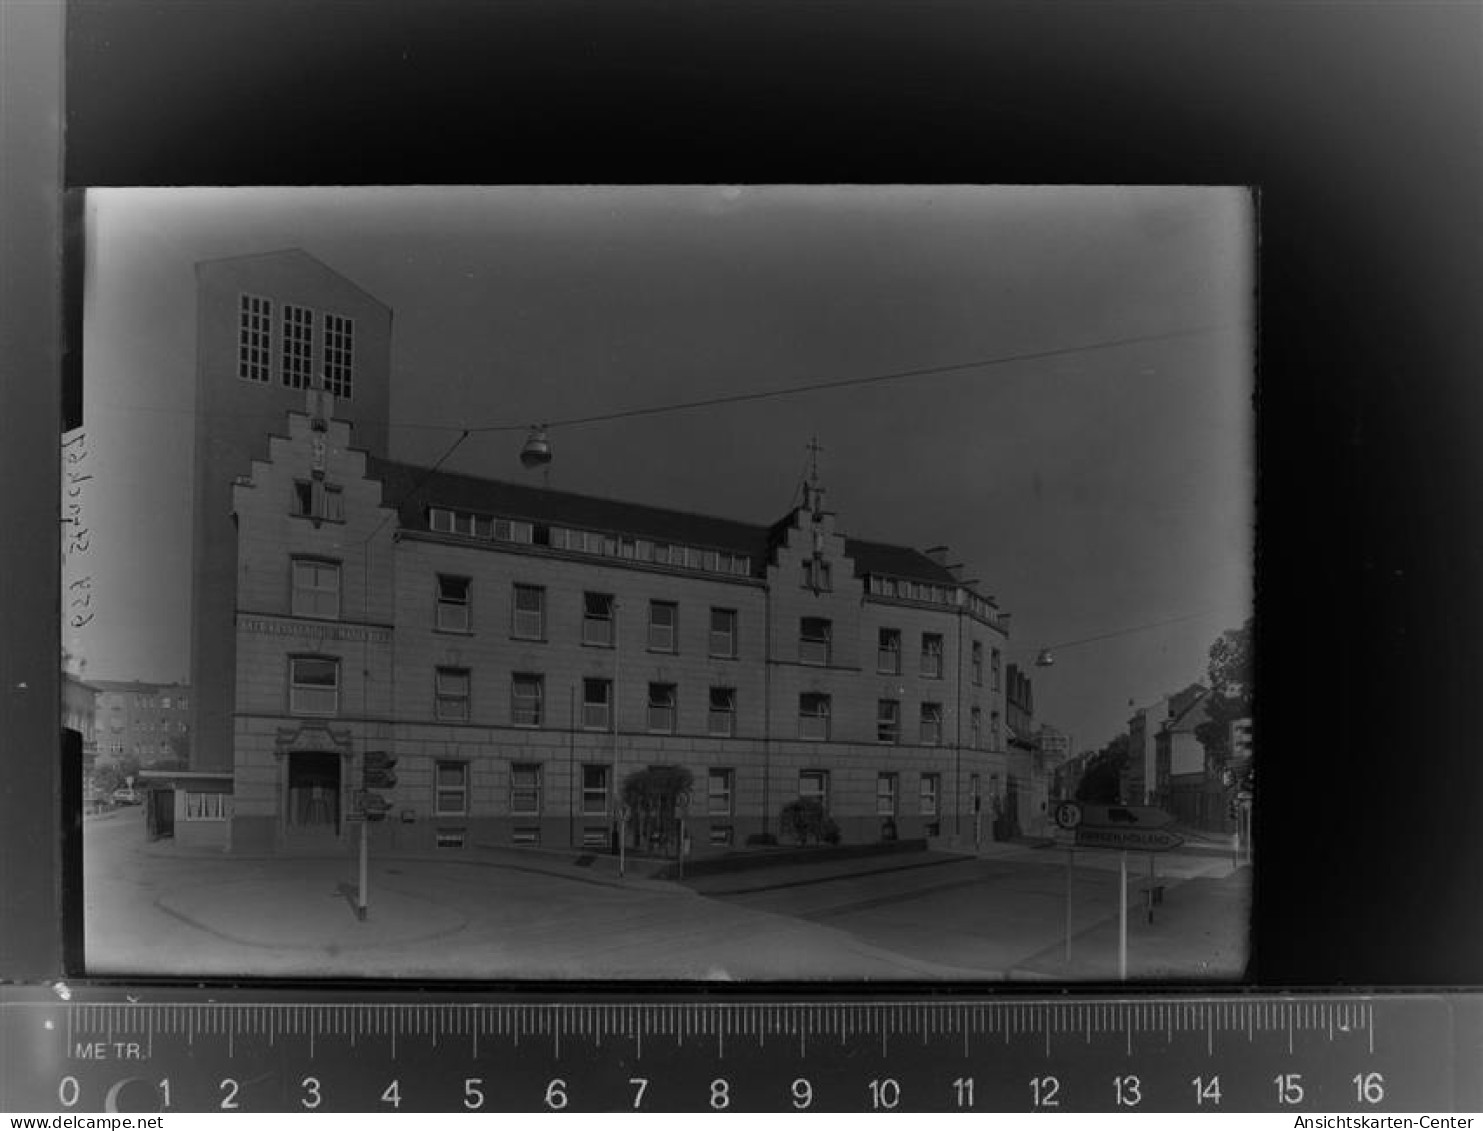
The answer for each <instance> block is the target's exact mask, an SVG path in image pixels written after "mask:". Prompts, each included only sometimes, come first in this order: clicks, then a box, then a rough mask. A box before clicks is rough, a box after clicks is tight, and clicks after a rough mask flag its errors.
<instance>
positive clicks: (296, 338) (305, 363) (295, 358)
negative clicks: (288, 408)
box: [283, 303, 314, 389]
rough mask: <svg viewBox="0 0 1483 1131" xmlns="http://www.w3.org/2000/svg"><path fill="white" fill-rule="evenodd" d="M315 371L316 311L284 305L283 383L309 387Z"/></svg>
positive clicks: (291, 387) (292, 386)
mask: <svg viewBox="0 0 1483 1131" xmlns="http://www.w3.org/2000/svg"><path fill="white" fill-rule="evenodd" d="M313 373H314V312H313V311H312V310H308V309H306V308H305V307H302V306H289V305H288V304H287V303H285V304H284V306H283V383H284V384H285V385H287V386H288V387H289V388H290V389H307V388H309V386H310V384H311V383H312V377H313Z"/></svg>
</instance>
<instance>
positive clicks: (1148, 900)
mask: <svg viewBox="0 0 1483 1131" xmlns="http://www.w3.org/2000/svg"><path fill="white" fill-rule="evenodd" d="M1153 888H1154V866H1153V853H1152V852H1150V853H1149V854H1148V894H1147V895H1146V896H1145V899H1144V904H1145V909H1146V910H1147V912H1148V921H1149V922H1150V923H1152V922H1153Z"/></svg>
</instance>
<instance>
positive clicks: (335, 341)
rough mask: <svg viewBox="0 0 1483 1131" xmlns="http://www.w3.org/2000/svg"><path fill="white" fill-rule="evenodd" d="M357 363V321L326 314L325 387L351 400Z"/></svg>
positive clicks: (332, 392)
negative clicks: (353, 373) (354, 370)
mask: <svg viewBox="0 0 1483 1131" xmlns="http://www.w3.org/2000/svg"><path fill="white" fill-rule="evenodd" d="M354 364H355V323H354V322H353V321H352V320H351V319H349V318H345V317H343V316H342V315H339V314H326V315H325V316H324V387H325V390H326V391H327V392H329V393H331V394H333V395H334V396H337V397H343V398H344V399H345V400H347V401H348V400H350V399H351V398H350V394H351V385H352V371H353V367H354Z"/></svg>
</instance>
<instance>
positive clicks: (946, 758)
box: [175, 252, 1011, 852]
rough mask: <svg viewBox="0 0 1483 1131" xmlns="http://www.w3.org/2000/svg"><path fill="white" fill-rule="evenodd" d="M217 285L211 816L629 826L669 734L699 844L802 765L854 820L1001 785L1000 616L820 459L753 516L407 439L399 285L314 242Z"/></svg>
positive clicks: (835, 813)
mask: <svg viewBox="0 0 1483 1131" xmlns="http://www.w3.org/2000/svg"><path fill="white" fill-rule="evenodd" d="M200 285H201V291H202V300H201V302H202V315H201V320H200V334H201V338H202V344H201V346H200V356H201V359H202V360H201V364H200V367H199V372H198V379H199V383H200V384H201V385H202V386H203V388H205V389H206V390H207V392H206V393H205V394H204V395H203V396H202V397H201V398H200V399H199V404H200V405H201V406H202V407H201V408H200V409H199V410H198V419H197V436H196V454H197V458H196V474H197V515H196V528H195V543H196V554H195V565H196V571H195V578H194V581H195V602H194V606H193V608H194V613H193V625H192V632H193V641H194V644H193V651H192V672H193V681H194V683H195V686H194V690H193V697H194V699H195V701H196V702H195V716H194V717H195V718H196V720H197V726H198V728H199V729H197V730H194V731H193V734H192V739H193V742H192V752H193V758H192V765H191V772H190V773H188V774H184V775H176V776H177V777H179V778H180V782H179V783H178V784H177V789H178V790H180V791H181V796H180V797H179V798H177V800H176V803H175V811H176V813H177V815H178V816H179V815H181V813H182V810H181V806H182V805H183V804H184V805H187V806H188V807H189V806H194V809H195V810H199V812H196V813H195V816H194V817H193V821H194V823H195V826H196V827H195V830H194V835H197V836H200V835H201V834H202V831H203V830H208V833H207V835H208V836H209V837H214V838H216V840H217V842H219V843H221V844H222V845H223V846H225V847H231V848H235V849H239V850H244V851H259V850H270V851H271V850H305V851H312V850H334V849H335V848H336V847H337V846H340V845H342V844H343V843H344V841H345V839H346V838H347V837H348V836H350V835H351V833H352V830H353V829H354V828H355V827H356V825H355V819H356V818H357V817H358V816H359V815H360V814H361V813H364V812H365V811H366V810H367V808H368V807H370V808H372V809H374V810H377V811H384V812H385V814H386V819H384V820H379V821H376V822H375V823H374V825H373V826H372V829H373V833H372V835H373V836H374V837H375V839H376V840H377V842H378V843H379V844H380V845H381V846H382V847H387V848H393V849H406V850H409V851H427V850H447V851H450V852H454V851H457V850H459V849H461V848H468V847H473V846H477V845H497V846H531V847H536V846H545V847H580V848H586V849H591V850H595V849H599V848H603V849H609V848H612V847H613V846H614V844H615V838H616V837H617V836H618V835H620V831H621V833H622V835H624V836H625V837H626V838H627V839H628V841H629V842H630V843H632V842H633V839H634V838H635V837H636V836H637V835H638V824H637V822H635V821H627V820H625V818H624V813H623V809H622V805H621V792H622V788H621V787H622V784H623V782H624V781H625V779H627V778H628V777H629V776H630V775H632V774H634V773H635V772H637V771H643V770H645V769H648V768H650V767H682V768H683V770H684V771H685V772H686V773H688V775H689V780H690V789H689V790H688V796H686V797H682V798H679V799H678V801H679V810H680V811H679V812H678V813H677V814H676V815H677V816H683V818H684V821H685V825H686V829H687V832H688V834H689V837H690V841H691V843H692V845H694V846H695V849H696V850H697V851H702V850H705V849H715V850H717V851H720V850H724V849H727V848H730V847H741V846H743V845H745V844H746V843H747V842H748V841H749V840H755V839H756V838H758V837H762V836H767V835H776V834H777V833H778V832H779V831H780V830H779V816H780V814H781V812H782V810H783V808H784V806H786V805H787V804H788V803H789V802H792V801H794V800H797V799H800V798H817V799H818V800H819V801H821V802H822V803H824V805H825V806H826V807H827V809H828V811H829V813H830V814H831V816H832V817H833V818H834V820H835V821H836V823H837V824H838V826H839V828H840V832H841V836H842V839H843V840H845V841H846V842H863V841H873V840H879V839H883V838H891V837H901V838H907V837H931V836H945V837H959V838H964V839H965V840H966V838H970V837H972V836H973V833H974V819H973V818H974V814H975V813H977V812H980V811H983V812H987V811H991V810H992V809H993V808H994V807H995V806H1002V802H1003V799H1004V797H1005V795H1006V793H1007V791H1008V789H1009V787H1010V773H1011V771H1010V763H1009V757H1010V756H1009V752H1008V724H1007V719H1006V709H1007V707H1006V680H1005V670H1004V664H1003V656H1004V652H1005V642H1006V640H1007V636H1008V626H1009V618H1008V616H1007V614H1004V613H1002V612H1001V611H1000V610H999V609H998V607H997V605H996V603H995V602H994V601H993V600H992V599H991V598H986V597H984V596H982V595H981V594H980V593H979V592H978V591H977V590H976V589H975V587H974V586H973V584H971V583H968V582H965V581H963V580H962V579H961V578H960V576H959V572H958V570H957V569H956V568H954V567H950V566H949V565H948V564H947V557H946V551H945V550H935V551H931V552H924V551H917V550H914V549H910V548H906V547H901V546H895V545H889V544H883V543H879V542H872V541H866V540H861V539H856V538H853V537H850V536H848V535H847V534H846V533H845V532H844V530H843V529H841V528H840V527H839V526H838V525H837V522H836V516H835V515H834V514H833V513H832V512H831V511H830V510H829V509H828V507H827V506H826V505H825V500H824V493H823V491H822V489H821V488H820V486H819V484H818V482H817V481H816V480H811V481H810V482H809V483H807V484H805V502H804V504H803V505H802V506H799V507H796V508H794V509H793V510H791V511H790V512H789V513H787V514H786V515H784V516H783V517H782V518H781V519H779V520H777V521H776V522H772V523H771V524H769V525H759V524H754V523H747V522H737V521H733V520H730V519H725V518H719V517H714V516H707V515H697V514H688V513H681V512H676V511H671V510H665V509H662V508H657V507H650V506H645V505H639V504H633V503H625V502H619V501H615V500H610V499H601V498H594V497H590V496H583V495H577V494H572V493H565V492H557V491H550V490H544V489H538V488H533V487H530V486H524V485H520V484H513V483H506V482H500V481H494V480H485V479H477V478H473V477H469V476H463V475H456V474H452V473H447V472H441V471H433V470H430V469H427V468H423V467H415V466H411V465H407V464H404V463H399V462H396V461H393V460H391V459H390V458H389V456H388V454H387V451H386V435H387V427H388V421H387V417H388V406H389V400H390V398H389V377H388V365H387V357H388V356H389V335H390V318H391V316H390V312H389V311H388V310H386V308H384V307H383V306H381V305H380V304H379V303H376V302H375V300H373V299H370V298H369V296H366V295H364V293H363V292H361V291H360V290H359V288H357V287H355V286H354V284H352V283H350V282H348V281H347V280H343V279H341V278H340V277H339V276H337V275H335V274H334V272H332V271H330V270H329V269H328V268H327V267H325V266H324V265H323V264H320V263H318V261H315V260H313V259H312V258H310V257H308V256H305V255H303V254H302V253H299V252H286V253H279V254H275V255H270V256H255V257H248V258H246V259H241V260H231V261H225V262H223V263H217V264H208V265H202V267H201V268H200ZM306 326H307V327H308V328H307V329H306V328H305V327H306ZM347 327H348V329H347ZM208 339H210V340H209V341H208ZM224 421H225V422H227V425H226V430H227V431H229V432H230V435H227V436H222V435H221V433H222V431H223V427H224V425H223V422H224ZM203 484H204V486H203ZM373 776H378V777H379V778H380V784H379V785H378V786H377V788H375V789H372V790H370V791H369V792H368V791H367V789H366V785H367V782H368V780H370V778H371V777H373ZM187 779H189V780H187ZM187 797H188V798H189V800H188V801H187V800H186V798H187ZM630 816H631V814H630ZM177 828H178V826H177Z"/></svg>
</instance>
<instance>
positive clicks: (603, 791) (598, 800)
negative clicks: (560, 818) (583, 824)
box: [582, 766, 608, 817]
mask: <svg viewBox="0 0 1483 1131" xmlns="http://www.w3.org/2000/svg"><path fill="white" fill-rule="evenodd" d="M607 812H608V767H607V766H583V767H582V816H584V817H603V816H606V815H607Z"/></svg>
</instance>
